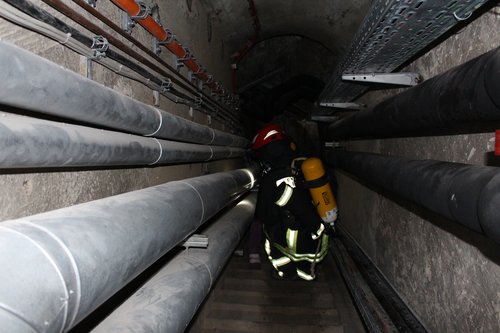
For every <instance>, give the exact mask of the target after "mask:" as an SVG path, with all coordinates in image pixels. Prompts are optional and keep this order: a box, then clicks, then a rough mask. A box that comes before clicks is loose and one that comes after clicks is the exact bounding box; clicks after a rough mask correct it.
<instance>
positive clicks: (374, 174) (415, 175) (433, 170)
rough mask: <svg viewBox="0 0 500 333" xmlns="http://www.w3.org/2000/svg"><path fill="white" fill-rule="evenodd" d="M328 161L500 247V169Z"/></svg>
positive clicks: (346, 157)
mask: <svg viewBox="0 0 500 333" xmlns="http://www.w3.org/2000/svg"><path fill="white" fill-rule="evenodd" d="M326 160H327V162H328V163H329V164H331V165H333V166H334V167H335V168H339V169H342V170H345V171H346V172H348V173H349V174H351V175H353V176H355V177H358V178H359V179H361V180H363V181H366V182H367V183H370V184H373V185H375V186H377V187H378V188H380V189H384V190H387V191H389V192H392V193H394V194H396V195H398V196H400V197H402V198H404V199H406V200H409V201H411V202H414V203H416V204H418V205H421V206H422V207H425V208H426V209H429V210H431V211H433V212H435V213H438V214H440V215H442V216H444V217H446V218H448V219H449V220H451V221H455V222H458V223H459V224H461V225H463V226H465V227H467V228H469V229H472V230H474V231H476V232H478V233H481V234H483V235H485V236H486V237H489V238H491V239H493V240H494V241H495V242H497V243H499V244H500V219H499V218H498V217H499V216H500V168H496V167H486V166H475V165H467V164H460V163H450V162H441V161H433V160H422V161H419V160H410V159H407V158H403V157H389V156H382V155H377V154H369V153H356V152H346V151H330V152H327V154H326Z"/></svg>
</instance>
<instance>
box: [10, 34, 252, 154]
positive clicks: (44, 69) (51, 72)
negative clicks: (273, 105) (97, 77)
mask: <svg viewBox="0 0 500 333" xmlns="http://www.w3.org/2000/svg"><path fill="white" fill-rule="evenodd" d="M0 73H2V80H1V81H0V105H2V104H3V105H6V106H11V107H16V108H20V109H25V110H29V111H31V112H36V113H41V114H46V115H50V116H55V117H61V118H64V119H71V120H76V121H80V122H84V123H88V124H92V125H96V126H99V127H107V128H111V129H115V130H120V131H125V132H130V133H135V134H140V135H144V136H154V137H157V138H161V139H174V140H176V141H186V142H193V143H202V144H212V145H221V146H233V147H246V146H248V144H249V141H248V140H247V139H245V138H243V137H240V136H236V135H232V134H229V133H225V132H222V131H219V130H214V129H212V128H210V127H208V126H204V125H200V124H197V123H195V122H192V121H189V120H186V119H184V118H181V117H178V116H174V115H172V114H170V113H167V112H165V111H162V110H159V109H157V108H155V107H152V106H150V105H146V104H144V103H141V102H138V101H136V100H134V99H132V98H130V97H127V96H124V95H122V94H119V93H117V92H116V91H114V90H112V89H109V88H107V87H105V86H103V85H101V84H99V83H97V82H94V81H92V80H89V79H86V78H84V77H83V76H81V75H78V74H76V73H74V72H72V71H70V70H67V69H65V68H63V67H61V66H58V65H56V64H54V63H52V62H50V61H48V60H46V59H44V58H42V57H39V56H37V55H34V54H32V53H30V52H28V51H26V50H23V49H22V48H19V47H17V46H14V45H11V44H8V43H5V42H0Z"/></svg>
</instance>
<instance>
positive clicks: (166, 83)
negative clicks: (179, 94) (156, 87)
mask: <svg viewBox="0 0 500 333" xmlns="http://www.w3.org/2000/svg"><path fill="white" fill-rule="evenodd" d="M172 86H173V83H172V80H171V79H168V78H167V79H163V80H162V81H161V86H160V90H161V92H162V93H164V92H168V91H170V89H171V88H172Z"/></svg>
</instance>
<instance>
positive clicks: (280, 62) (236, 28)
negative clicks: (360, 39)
mask: <svg viewBox="0 0 500 333" xmlns="http://www.w3.org/2000/svg"><path fill="white" fill-rule="evenodd" d="M186 1H187V2H188V3H189V2H191V1H197V0H186ZM198 1H200V3H201V4H202V5H203V6H205V7H206V9H207V11H208V12H209V13H211V15H212V17H213V28H214V29H217V30H218V31H219V32H220V33H222V36H223V39H224V43H225V47H226V50H227V52H230V53H231V54H232V53H235V52H236V51H238V50H240V49H241V48H242V46H244V45H245V43H246V42H247V41H248V40H249V39H250V38H251V37H252V36H254V35H255V30H254V25H253V19H252V16H251V13H250V10H249V0H237V1H236V0H198ZM253 2H254V4H255V7H256V9H257V14H258V20H259V22H260V28H261V29H260V31H259V34H258V36H257V40H256V42H255V43H254V44H253V47H252V48H251V49H250V50H249V52H248V53H247V54H246V55H245V56H244V57H243V58H242V59H241V60H240V62H239V64H238V71H237V82H238V88H241V87H245V86H248V85H249V84H250V85H252V83H253V82H255V81H256V80H259V78H262V77H263V76H265V75H266V73H269V72H272V71H277V72H278V74H276V75H274V76H273V77H271V78H269V79H267V80H264V81H262V82H260V83H259V84H256V85H253V86H251V88H248V89H247V90H246V91H244V92H242V91H241V90H240V91H239V92H240V93H241V95H242V99H243V101H244V102H245V99H246V100H249V99H252V100H255V98H254V97H255V95H256V94H257V95H258V96H259V97H260V98H261V99H263V101H262V102H263V103H268V100H269V99H271V98H272V99H276V98H277V97H276V96H275V95H273V96H269V97H268V98H263V97H262V96H263V95H265V94H266V92H270V91H271V90H272V89H273V88H277V87H279V86H280V85H282V84H285V83H287V82H288V81H289V80H291V79H293V78H294V77H297V76H298V75H304V74H307V75H309V76H311V77H313V78H315V79H318V80H319V81H318V82H320V81H322V82H323V83H324V82H325V81H326V80H327V78H328V76H329V75H331V72H332V71H333V70H334V68H335V66H336V64H337V63H338V61H340V59H341V57H342V56H343V54H344V53H345V52H346V50H347V48H348V47H349V44H350V41H351V39H352V38H353V36H354V34H355V33H356V31H357V29H358V27H359V25H360V24H361V22H362V20H363V18H364V16H365V14H366V12H367V10H368V8H369V5H370V3H371V1H370V0H349V1H348V0H323V1H320V0H308V1H306V0H253ZM311 82H312V81H311ZM314 86H315V89H318V87H320V86H318V85H317V84H316V83H314ZM319 89H320V90H321V88H319ZM299 90H300V88H299ZM318 93H319V91H318ZM280 103H281V104H283V105H284V104H286V103H284V102H283V101H281V102H280ZM253 104H255V103H253ZM259 107H260V106H258V105H252V106H247V108H251V109H252V108H259ZM285 108H286V105H285ZM243 109H245V107H243ZM280 112H281V111H279V112H278V113H280ZM265 120H267V119H265Z"/></svg>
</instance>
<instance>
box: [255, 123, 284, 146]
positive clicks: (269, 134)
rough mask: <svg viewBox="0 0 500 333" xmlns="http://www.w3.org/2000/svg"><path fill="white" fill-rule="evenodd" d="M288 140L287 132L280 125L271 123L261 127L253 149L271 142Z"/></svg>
mask: <svg viewBox="0 0 500 333" xmlns="http://www.w3.org/2000/svg"><path fill="white" fill-rule="evenodd" d="M280 140H288V138H287V136H286V135H285V132H283V130H282V129H281V127H279V126H278V125H275V124H271V125H267V126H266V127H264V128H263V129H261V130H260V131H259V132H258V133H257V135H255V137H254V138H253V141H252V150H257V149H260V148H262V147H264V146H267V145H268V144H270V143H271V142H275V141H280Z"/></svg>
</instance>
